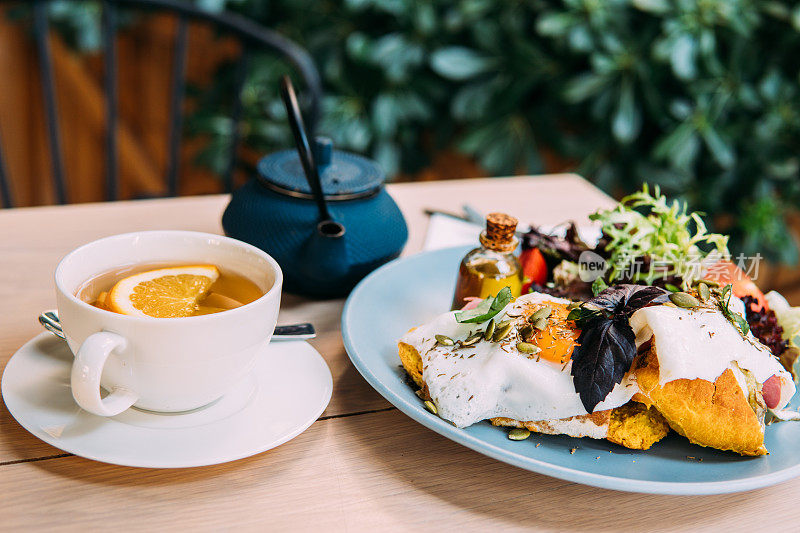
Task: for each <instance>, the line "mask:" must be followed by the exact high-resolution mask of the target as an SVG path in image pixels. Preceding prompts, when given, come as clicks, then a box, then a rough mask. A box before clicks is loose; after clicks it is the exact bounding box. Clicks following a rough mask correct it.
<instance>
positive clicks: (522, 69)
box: [56, 0, 800, 263]
mask: <svg viewBox="0 0 800 533" xmlns="http://www.w3.org/2000/svg"><path fill="white" fill-rule="evenodd" d="M198 3H200V4H203V6H204V7H205V8H207V9H212V10H221V9H228V10H232V11H237V12H240V13H242V14H244V15H246V16H248V17H251V18H253V19H255V20H257V21H259V22H261V23H262V24H264V25H266V26H268V27H271V28H273V29H276V30H278V31H280V32H282V33H283V34H285V35H287V36H288V37H290V38H292V39H294V40H296V41H297V42H299V43H300V44H302V45H303V46H305V47H306V48H307V49H308V50H309V51H310V52H311V54H312V55H313V57H314V58H315V60H316V62H317V65H318V66H319V68H320V70H321V72H322V75H323V78H324V84H325V89H326V91H327V93H328V95H327V96H326V98H325V101H324V104H323V109H324V117H323V120H322V123H321V126H320V130H321V132H322V133H325V134H327V135H330V136H331V137H333V138H334V141H335V142H336V143H337V145H338V146H339V147H342V148H346V149H349V150H353V151H356V152H361V153H365V154H368V155H371V156H373V157H375V158H376V159H378V160H379V161H380V162H381V163H382V164H383V166H384V167H385V168H386V169H387V171H388V173H389V174H390V175H392V174H394V173H396V172H397V171H399V170H404V171H408V172H413V171H415V170H418V169H419V168H421V167H424V166H425V165H426V164H427V163H428V159H429V157H430V155H431V153H432V151H434V150H436V149H441V148H445V147H455V148H456V149H458V150H460V151H461V152H463V153H465V154H468V155H471V156H474V157H475V158H476V159H477V160H478V161H479V162H480V164H481V165H482V166H483V167H485V168H486V170H487V171H489V172H490V173H491V174H496V175H507V174H513V173H536V172H540V171H542V170H543V164H542V159H541V151H542V149H543V148H546V149H548V150H551V151H552V152H553V153H555V154H557V155H559V156H561V157H563V158H565V159H567V160H569V161H574V162H575V170H576V171H577V172H579V173H581V174H582V175H584V176H586V177H587V178H589V179H590V180H592V181H593V182H594V183H596V184H597V185H599V186H600V187H601V188H603V189H604V190H606V191H608V192H610V193H612V194H614V195H616V196H619V195H621V194H623V193H628V192H632V191H633V190H635V189H638V188H639V186H640V184H641V183H643V182H645V181H647V182H649V183H651V184H658V185H660V186H661V188H662V190H663V191H664V192H665V193H667V194H668V195H670V196H672V197H675V198H680V199H683V200H686V201H688V203H689V205H690V207H691V208H692V209H699V210H702V211H704V212H705V213H707V214H708V215H709V219H710V227H711V229H715V230H717V231H723V232H726V233H730V234H731V236H732V241H731V249H732V250H733V251H736V252H744V253H748V254H752V253H755V252H761V253H762V254H764V255H766V256H767V257H769V258H771V259H773V260H779V261H782V262H787V263H794V262H796V261H797V247H796V244H795V243H794V241H793V239H792V237H791V235H790V233H789V231H788V230H787V226H786V220H785V215H786V214H787V212H789V211H792V210H796V209H797V206H798V203H799V202H800V180H799V179H798V178H799V177H800V172H799V170H800V160H799V159H798V148H800V99H799V98H800V86H799V83H800V77H799V74H800V6H798V5H796V3H795V2H791V1H787V0H778V1H763V0H762V1H758V0H562V1H545V0H527V1H518V0H432V1H417V0H270V1H263V0H202V1H198ZM56 4H65V2H56ZM67 18H68V17H67ZM62 19H63V21H66V18H64V17H62ZM72 23H73V24H74V21H73V22H72ZM75 33H76V34H77V35H79V36H81V38H82V39H85V40H88V41H91V39H92V37H91V33H90V31H89V30H88V27H87V28H84V29H83V30H80V31H76V32H75ZM90 44H91V43H90ZM253 66H254V69H253V72H252V74H251V76H250V79H249V80H248V82H247V85H246V87H245V91H244V101H245V113H246V116H247V121H246V124H244V125H243V133H244V137H245V140H246V142H248V143H250V144H251V145H253V146H255V147H257V148H259V149H261V150H265V151H266V150H271V149H274V148H275V147H277V146H286V145H287V144H288V143H289V136H288V130H287V128H286V126H285V124H284V115H283V112H282V109H281V106H280V103H279V100H278V95H277V87H278V81H277V80H278V77H279V76H280V74H282V73H283V72H284V71H285V70H286V67H285V66H284V65H280V64H278V63H276V62H275V61H274V58H270V57H264V58H259V59H258V60H257V61H256V62H255V63H254V65H253ZM217 79H218V80H219V82H218V83H219V87H217V90H215V91H211V92H209V93H207V94H206V95H205V96H204V97H203V98H202V99H201V105H200V107H199V110H198V112H197V113H196V114H195V115H194V116H193V117H192V119H191V120H190V121H188V123H187V127H188V128H190V130H191V131H192V132H194V133H205V134H209V133H210V134H211V136H212V144H211V146H210V149H209V150H208V151H207V152H206V153H205V154H204V162H205V163H206V164H209V165H211V166H220V167H221V165H222V163H223V161H224V159H223V157H224V148H225V146H226V144H227V139H228V138H229V134H230V130H231V125H230V123H229V122H228V121H227V119H226V118H225V113H224V111H225V109H224V108H225V101H226V98H225V97H224V95H225V91H224V89H225V87H226V86H227V85H228V84H230V80H231V79H232V73H231V72H229V69H227V68H223V70H222V71H221V72H220V75H219V76H218V78H217ZM532 201H535V199H532ZM564 201H569V199H568V198H565V199H564ZM534 222H535V221H534Z"/></svg>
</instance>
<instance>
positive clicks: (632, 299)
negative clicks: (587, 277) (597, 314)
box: [589, 285, 669, 317]
mask: <svg viewBox="0 0 800 533" xmlns="http://www.w3.org/2000/svg"><path fill="white" fill-rule="evenodd" d="M668 295H669V293H668V292H667V291H665V290H664V289H662V288H660V287H652V286H646V285H614V286H613V287H609V288H608V289H606V290H604V291H603V292H601V293H600V294H598V295H597V296H595V297H594V298H592V299H591V300H589V302H590V303H592V304H594V305H596V306H597V307H599V308H601V309H605V310H606V311H608V312H609V313H612V314H614V315H625V316H626V317H630V315H632V314H633V313H634V312H635V311H636V310H638V309H641V308H642V307H644V306H646V305H648V304H650V303H653V302H656V303H663V302H664V301H666V299H667V297H668Z"/></svg>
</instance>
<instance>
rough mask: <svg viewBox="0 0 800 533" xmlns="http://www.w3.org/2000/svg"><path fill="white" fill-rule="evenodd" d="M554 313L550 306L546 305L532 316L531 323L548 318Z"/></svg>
mask: <svg viewBox="0 0 800 533" xmlns="http://www.w3.org/2000/svg"><path fill="white" fill-rule="evenodd" d="M552 313H553V308H552V307H550V306H549V305H546V306H544V307H542V308H540V309H537V310H536V312H535V313H533V314H532V315H531V322H536V321H537V320H539V319H540V318H547V317H549V316H550V315H551V314H552Z"/></svg>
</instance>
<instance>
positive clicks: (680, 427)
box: [633, 343, 768, 455]
mask: <svg viewBox="0 0 800 533" xmlns="http://www.w3.org/2000/svg"><path fill="white" fill-rule="evenodd" d="M633 366H634V372H635V375H636V381H637V383H638V385H639V389H640V391H641V392H639V393H637V394H636V395H635V396H634V397H633V399H634V400H636V401H640V402H642V403H644V404H646V405H648V406H652V407H654V408H655V409H657V410H658V411H659V412H660V413H661V414H662V415H663V416H664V418H665V419H666V421H667V422H668V423H669V425H670V427H671V428H672V429H674V430H675V431H677V432H678V433H680V434H681V435H683V436H684V437H686V438H687V439H689V441H691V442H692V443H694V444H698V445H700V446H708V447H711V448H717V449H719V450H730V451H733V452H736V453H739V454H742V455H764V454H766V453H768V452H767V449H766V448H765V447H764V420H763V416H764V414H763V410H761V411H762V412H761V413H757V410H759V409H758V407H757V405H758V403H759V402H758V397H759V396H760V395H761V392H760V390H758V388H757V387H755V388H754V390H752V391H750V394H748V396H754V398H751V399H753V400H754V401H753V402H752V403H751V401H749V399H748V397H747V396H745V394H744V392H743V391H742V388H741V387H740V386H739V383H738V381H737V380H736V376H735V375H734V373H733V370H731V369H727V370H725V372H723V373H722V375H720V376H719V377H718V378H717V379H716V381H715V382H714V383H712V382H710V381H707V380H704V379H676V380H673V381H669V382H667V383H665V384H664V385H663V386H662V385H660V383H659V366H658V354H657V351H656V343H653V344H652V345H651V347H650V348H649V350H647V351H645V352H644V353H642V354H641V355H640V356H639V357H638V358H637V360H636V361H635V362H634V365H633ZM760 403H761V405H763V400H761V402H760Z"/></svg>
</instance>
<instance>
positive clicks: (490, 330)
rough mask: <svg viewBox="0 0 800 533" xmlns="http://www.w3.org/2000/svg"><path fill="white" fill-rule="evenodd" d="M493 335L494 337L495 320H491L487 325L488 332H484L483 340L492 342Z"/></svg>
mask: <svg viewBox="0 0 800 533" xmlns="http://www.w3.org/2000/svg"><path fill="white" fill-rule="evenodd" d="M492 335H494V318H493V319H491V320H489V323H488V324H487V325H486V331H484V332H483V339H484V340H487V341H490V340H492Z"/></svg>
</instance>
